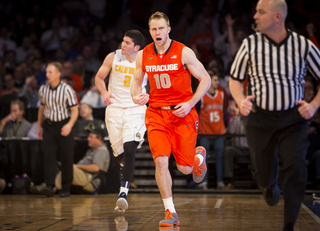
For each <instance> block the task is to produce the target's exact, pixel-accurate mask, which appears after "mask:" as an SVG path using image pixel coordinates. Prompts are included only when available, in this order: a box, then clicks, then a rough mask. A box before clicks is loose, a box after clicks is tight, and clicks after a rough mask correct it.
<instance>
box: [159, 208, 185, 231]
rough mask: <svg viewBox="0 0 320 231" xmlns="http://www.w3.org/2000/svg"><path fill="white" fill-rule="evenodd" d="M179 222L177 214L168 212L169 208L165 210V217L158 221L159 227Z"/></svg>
mask: <svg viewBox="0 0 320 231" xmlns="http://www.w3.org/2000/svg"><path fill="white" fill-rule="evenodd" d="M179 224H180V221H179V217H178V214H177V213H172V212H170V211H169V209H167V210H166V217H165V218H164V219H163V220H161V221H160V222H159V226H160V227H172V226H174V225H179Z"/></svg>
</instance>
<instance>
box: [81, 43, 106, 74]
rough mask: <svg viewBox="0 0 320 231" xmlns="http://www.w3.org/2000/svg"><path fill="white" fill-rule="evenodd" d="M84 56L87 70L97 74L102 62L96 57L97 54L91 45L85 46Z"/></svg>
mask: <svg viewBox="0 0 320 231" xmlns="http://www.w3.org/2000/svg"><path fill="white" fill-rule="evenodd" d="M82 55H83V57H84V60H85V66H86V70H88V71H91V72H93V73H97V72H98V70H99V68H100V66H101V64H102V62H101V60H99V59H97V58H96V57H95V56H94V55H95V54H94V50H93V47H92V46H90V45H85V46H84V47H83V49H82Z"/></svg>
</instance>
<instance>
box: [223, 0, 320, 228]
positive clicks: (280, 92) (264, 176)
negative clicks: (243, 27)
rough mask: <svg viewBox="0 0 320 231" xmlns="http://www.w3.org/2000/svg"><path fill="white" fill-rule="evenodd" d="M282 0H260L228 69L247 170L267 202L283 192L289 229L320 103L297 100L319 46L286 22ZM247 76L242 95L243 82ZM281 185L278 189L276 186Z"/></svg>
mask: <svg viewBox="0 0 320 231" xmlns="http://www.w3.org/2000/svg"><path fill="white" fill-rule="evenodd" d="M286 15H287V4H286V2H285V1H284V0H260V1H259V2H258V3H257V6H256V13H255V15H254V20H255V23H256V30H257V32H256V33H254V34H253V35H250V36H249V37H247V38H245V39H244V40H243V43H242V45H241V47H240V48H239V50H238V52H237V54H236V57H235V60H234V61H233V64H232V67H231V70H230V83H229V84H230V92H231V94H232V96H233V98H234V99H235V101H236V102H237V104H238V106H239V108H240V112H241V114H243V115H245V116H246V118H245V129H246V135H247V140H248V145H249V148H250V153H251V161H252V168H253V169H252V174H253V178H254V179H255V180H256V182H257V183H258V185H259V186H260V187H261V189H262V192H263V195H264V198H265V201H266V202H267V204H268V205H270V206H272V205H276V204H277V203H278V201H279V197H280V189H281V190H282V192H283V196H284V226H283V230H286V231H287V230H293V229H294V225H295V222H296V220H297V217H298V214H299V209H300V205H301V202H302V201H303V198H304V195H305V187H306V182H307V163H306V161H305V156H306V151H307V148H308V146H309V141H308V139H307V129H308V119H310V118H311V117H312V116H313V114H314V113H315V111H316V110H317V109H318V108H319V105H320V91H319V92H318V93H317V95H316V97H315V98H314V99H313V101H312V102H310V103H307V102H306V101H304V100H303V99H302V97H303V84H304V76H305V75H306V72H307V70H308V71H309V72H310V73H311V74H312V75H313V76H314V77H315V78H316V79H318V80H319V78H320V64H319V62H320V51H319V50H318V49H317V48H316V46H315V45H314V44H313V43H312V42H311V41H309V40H308V39H306V38H305V37H303V36H300V35H298V34H297V33H295V32H293V31H290V30H289V29H287V28H286V27H285V18H286ZM246 77H248V88H247V95H245V94H244V91H243V81H244V80H245V78H246ZM278 185H280V189H279V186H278Z"/></svg>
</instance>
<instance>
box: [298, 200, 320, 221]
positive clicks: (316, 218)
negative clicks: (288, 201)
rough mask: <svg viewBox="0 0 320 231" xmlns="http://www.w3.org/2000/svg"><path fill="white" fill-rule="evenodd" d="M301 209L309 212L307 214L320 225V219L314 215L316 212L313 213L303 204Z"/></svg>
mask: <svg viewBox="0 0 320 231" xmlns="http://www.w3.org/2000/svg"><path fill="white" fill-rule="evenodd" d="M301 207H302V208H304V210H306V211H307V213H309V214H310V216H312V217H313V218H314V219H315V220H316V221H317V222H318V223H319V224H320V218H319V217H318V216H317V215H316V214H314V212H312V211H311V210H310V209H309V208H308V207H307V206H305V205H304V204H301Z"/></svg>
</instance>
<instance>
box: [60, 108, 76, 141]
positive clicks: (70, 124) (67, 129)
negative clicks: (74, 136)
mask: <svg viewBox="0 0 320 231" xmlns="http://www.w3.org/2000/svg"><path fill="white" fill-rule="evenodd" d="M70 110H71V117H70V120H69V122H68V123H66V124H65V125H64V126H63V127H62V128H61V135H63V136H67V135H69V134H70V132H71V130H72V127H73V125H74V123H75V122H76V121H77V119H78V116H79V109H78V105H75V106H73V107H71V108H70Z"/></svg>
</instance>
